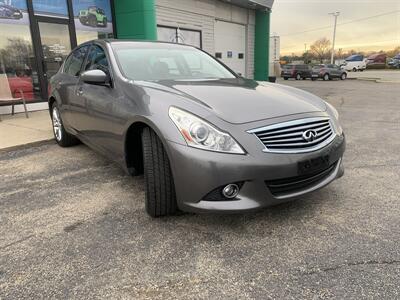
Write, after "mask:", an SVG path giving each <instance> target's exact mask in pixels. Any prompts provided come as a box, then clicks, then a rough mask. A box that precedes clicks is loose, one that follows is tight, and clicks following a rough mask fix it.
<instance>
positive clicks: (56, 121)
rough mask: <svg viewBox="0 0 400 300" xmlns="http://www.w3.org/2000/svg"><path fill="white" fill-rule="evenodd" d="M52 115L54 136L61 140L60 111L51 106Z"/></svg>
mask: <svg viewBox="0 0 400 300" xmlns="http://www.w3.org/2000/svg"><path fill="white" fill-rule="evenodd" d="M52 115H53V131H54V136H55V137H56V139H57V141H61V139H62V124H61V118H60V113H59V112H58V109H57V107H54V108H53V113H52Z"/></svg>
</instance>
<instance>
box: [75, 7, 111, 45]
mask: <svg viewBox="0 0 400 300" xmlns="http://www.w3.org/2000/svg"><path fill="white" fill-rule="evenodd" d="M72 7H73V10H74V18H75V30H76V40H77V43H78V45H79V44H81V43H83V42H86V41H90V40H94V39H105V38H113V37H114V35H113V26H112V13H111V5H110V1H109V0H72Z"/></svg>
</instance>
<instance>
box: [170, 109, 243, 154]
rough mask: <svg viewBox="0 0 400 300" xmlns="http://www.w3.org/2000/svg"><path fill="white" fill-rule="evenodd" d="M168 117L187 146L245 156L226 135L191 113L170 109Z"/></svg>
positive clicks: (237, 145) (231, 138) (236, 144)
mask: <svg viewBox="0 0 400 300" xmlns="http://www.w3.org/2000/svg"><path fill="white" fill-rule="evenodd" d="M169 117H170V118H171V119H172V121H173V122H174V123H175V125H176V127H178V129H179V131H180V132H181V134H182V136H183V138H184V139H185V141H186V143H187V144H188V145H189V146H192V147H195V148H200V149H205V150H211V151H217V152H226V153H235V154H245V152H244V151H243V149H242V148H241V147H240V146H239V144H238V143H237V142H236V141H235V140H234V139H233V137H231V136H230V135H229V134H228V133H225V132H222V131H220V130H218V129H217V128H215V127H214V126H212V125H211V124H209V123H207V122H206V121H204V120H202V119H200V118H198V117H196V116H194V115H192V114H191V113H188V112H186V111H183V110H180V109H178V108H176V107H170V108H169Z"/></svg>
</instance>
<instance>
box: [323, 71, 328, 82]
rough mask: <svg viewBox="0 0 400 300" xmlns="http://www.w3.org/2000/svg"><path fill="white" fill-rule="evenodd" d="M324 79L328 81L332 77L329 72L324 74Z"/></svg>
mask: <svg viewBox="0 0 400 300" xmlns="http://www.w3.org/2000/svg"><path fill="white" fill-rule="evenodd" d="M323 79H324V81H327V80H329V79H330V77H329V74H328V73H326V74H325V75H324V77H323Z"/></svg>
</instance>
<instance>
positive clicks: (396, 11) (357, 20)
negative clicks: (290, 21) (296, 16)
mask: <svg viewBox="0 0 400 300" xmlns="http://www.w3.org/2000/svg"><path fill="white" fill-rule="evenodd" d="M399 12H400V10H395V11H391V12H387V13H383V14H379V15H374V16H369V17H365V18H361V19H356V20H351V21H348V22H344V23H339V24H337V26H343V25H347V24H351V23H355V22H360V21H365V20H369V19H373V18H377V17H382V16H387V15H391V14H397V13H399ZM330 28H332V26H324V27H318V28H314V29H308V30H304V31H299V32H294V33H287V34H282V35H281V36H291V35H298V34H303V33H308V32H314V31H319V30H323V29H330Z"/></svg>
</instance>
